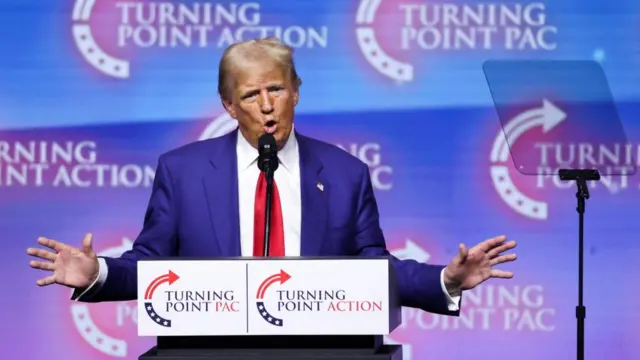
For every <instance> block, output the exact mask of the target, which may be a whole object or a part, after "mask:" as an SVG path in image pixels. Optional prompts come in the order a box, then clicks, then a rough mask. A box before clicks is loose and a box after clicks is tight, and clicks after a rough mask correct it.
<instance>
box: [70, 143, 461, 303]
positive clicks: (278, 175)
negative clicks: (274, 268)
mask: <svg viewBox="0 0 640 360" xmlns="http://www.w3.org/2000/svg"><path fill="white" fill-rule="evenodd" d="M236 152H237V159H238V199H239V212H240V249H241V254H242V256H253V218H254V202H255V192H256V185H257V183H258V177H259V176H260V170H259V169H258V166H257V164H256V162H257V160H258V150H257V149H256V148H254V147H253V146H251V144H249V142H248V141H247V140H246V139H245V138H244V136H242V133H240V132H238V141H237V144H236ZM278 158H279V160H280V166H279V167H278V171H276V172H275V173H274V181H275V184H277V186H278V192H279V194H280V203H281V206H282V217H283V219H282V221H283V225H284V248H285V256H300V234H301V230H300V229H301V214H302V201H301V191H300V161H299V153H298V141H297V140H296V137H295V132H293V131H292V132H291V136H289V139H288V140H287V143H286V144H285V146H284V147H283V148H282V150H280V151H278ZM98 262H99V273H98V278H97V279H96V281H94V283H93V284H91V285H90V286H89V287H88V288H87V289H86V290H85V291H83V292H82V294H80V295H79V296H78V297H76V296H74V298H76V299H79V298H81V297H82V296H84V295H85V294H87V293H88V292H89V291H90V290H91V289H92V288H94V287H97V288H96V289H99V288H100V287H101V286H102V284H104V282H105V281H106V279H107V274H108V269H107V263H106V261H104V259H102V258H98ZM443 277H444V270H442V272H441V273H440V286H441V288H442V291H443V292H444V294H445V297H446V299H447V305H448V308H449V310H450V311H457V310H458V309H459V304H460V294H449V292H448V291H447V289H446V287H445V285H444V280H443ZM425 286H427V284H425Z"/></svg>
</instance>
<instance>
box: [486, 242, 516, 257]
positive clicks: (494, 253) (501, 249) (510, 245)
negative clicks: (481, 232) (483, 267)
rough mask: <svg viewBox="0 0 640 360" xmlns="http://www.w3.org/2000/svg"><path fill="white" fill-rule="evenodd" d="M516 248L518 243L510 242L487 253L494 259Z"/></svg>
mask: <svg viewBox="0 0 640 360" xmlns="http://www.w3.org/2000/svg"><path fill="white" fill-rule="evenodd" d="M515 247H516V242H515V241H509V242H507V243H504V244H502V245H500V246H498V247H496V248H493V249H491V250H489V252H488V253H487V255H488V256H489V259H491V258H494V257H496V256H498V254H501V253H503V252H505V251H507V250H511V249H513V248H515Z"/></svg>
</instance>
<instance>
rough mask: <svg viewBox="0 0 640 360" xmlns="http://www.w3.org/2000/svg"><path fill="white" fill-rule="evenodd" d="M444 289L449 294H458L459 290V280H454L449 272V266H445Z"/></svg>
mask: <svg viewBox="0 0 640 360" xmlns="http://www.w3.org/2000/svg"><path fill="white" fill-rule="evenodd" d="M442 281H443V283H444V287H445V289H447V292H448V293H449V294H459V293H460V292H461V289H460V282H458V281H456V280H455V279H454V278H453V276H451V274H449V268H448V267H447V268H445V270H444V274H443V279H442Z"/></svg>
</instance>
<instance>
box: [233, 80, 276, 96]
mask: <svg viewBox="0 0 640 360" xmlns="http://www.w3.org/2000/svg"><path fill="white" fill-rule="evenodd" d="M283 88H284V84H283V83H273V84H269V85H267V89H268V90H274V89H278V90H279V89H283ZM259 93H260V90H259V89H250V90H246V91H244V92H243V93H242V96H241V97H240V98H241V99H246V98H248V97H251V96H254V95H257V94H259Z"/></svg>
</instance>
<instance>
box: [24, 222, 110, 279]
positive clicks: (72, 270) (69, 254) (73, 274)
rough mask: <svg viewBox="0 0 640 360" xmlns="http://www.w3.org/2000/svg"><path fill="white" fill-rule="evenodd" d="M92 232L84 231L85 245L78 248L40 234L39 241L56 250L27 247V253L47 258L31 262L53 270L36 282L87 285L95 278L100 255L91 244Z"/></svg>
mask: <svg viewBox="0 0 640 360" xmlns="http://www.w3.org/2000/svg"><path fill="white" fill-rule="evenodd" d="M91 241H92V235H91V234H87V235H85V237H84V239H83V240H82V248H81V249H78V248H75V247H72V246H69V245H67V244H64V243H61V242H59V241H55V240H51V239H47V238H42V237H41V238H38V243H39V244H40V245H43V246H46V247H48V248H49V249H51V250H53V251H49V250H46V249H38V248H29V249H27V254H29V255H31V256H34V257H37V258H40V259H42V260H45V261H36V260H31V261H30V262H29V265H30V266H31V267H33V268H35V269H41V270H48V271H52V272H53V273H52V274H51V275H49V276H46V277H44V278H41V279H39V280H38V281H37V282H36V284H38V285H39V286H47V285H51V284H60V285H64V286H68V287H70V288H76V289H77V288H85V287H87V286H89V285H91V283H92V282H93V281H94V280H95V278H96V276H97V274H98V257H97V255H96V253H95V252H94V251H93V248H92V247H91Z"/></svg>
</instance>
